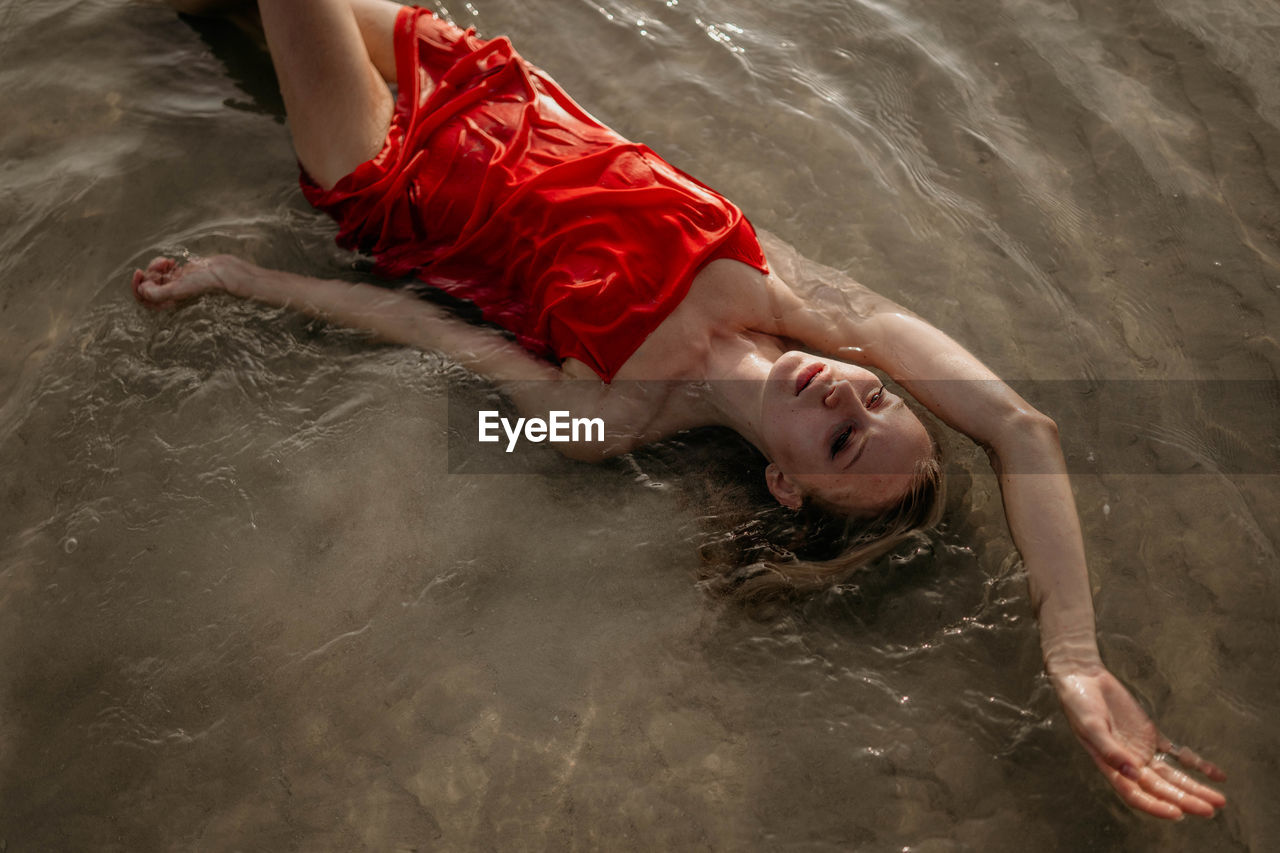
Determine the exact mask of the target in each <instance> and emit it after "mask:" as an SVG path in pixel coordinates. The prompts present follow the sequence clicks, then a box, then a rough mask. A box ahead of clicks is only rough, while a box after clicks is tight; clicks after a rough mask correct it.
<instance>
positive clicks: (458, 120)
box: [133, 0, 1225, 818]
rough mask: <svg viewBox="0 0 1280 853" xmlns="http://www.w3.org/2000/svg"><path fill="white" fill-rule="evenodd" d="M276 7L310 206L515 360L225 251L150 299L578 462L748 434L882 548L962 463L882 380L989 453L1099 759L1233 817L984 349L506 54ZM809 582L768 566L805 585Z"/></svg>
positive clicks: (1126, 782)
mask: <svg viewBox="0 0 1280 853" xmlns="http://www.w3.org/2000/svg"><path fill="white" fill-rule="evenodd" d="M173 5H175V6H178V7H179V8H182V9H183V10H184V11H195V12H200V11H214V8H213V7H215V6H221V7H230V6H234V5H236V4H234V3H227V2H225V0H224V2H221V3H219V2H209V0H204V2H202V0H185V2H175V3H174V4H173ZM259 11H260V14H261V19H262V24H263V27H264V29H265V33H266V38H267V42H268V45H269V47H270V51H271V57H272V60H273V62H274V64H275V68H276V71H277V74H278V77H279V80H280V86H281V89H282V91H283V95H284V100H285V106H286V109H287V112H288V116H289V125H290V129H291V131H292V134H293V142H294V147H295V150H296V152H297V155H298V160H299V162H300V163H301V165H302V167H303V169H304V175H303V180H302V183H303V191H304V193H305V194H306V196H307V198H308V199H309V200H310V201H311V202H312V203H313V204H315V205H316V206H317V207H319V208H321V209H323V210H326V211H327V212H329V213H331V214H332V215H333V216H334V218H335V219H336V220H337V221H338V224H339V227H340V233H339V237H338V239H339V241H340V242H341V243H342V244H343V245H345V246H348V247H350V248H357V249H360V250H361V251H364V252H366V253H368V254H370V255H372V256H373V257H374V259H375V269H376V270H377V271H378V272H380V273H382V274H383V275H385V276H388V277H392V278H404V277H410V276H412V277H414V278H416V279H418V280H420V281H422V282H425V283H427V284H429V285H431V286H433V287H438V288H441V289H443V290H445V291H447V292H449V293H451V294H453V295H456V296H461V297H464V298H466V299H469V300H471V301H473V302H475V303H476V304H477V305H479V306H480V308H481V309H482V312H483V314H484V316H485V318H486V319H488V320H490V321H492V322H493V323H495V324H497V325H499V326H501V327H503V328H504V329H505V330H506V331H507V332H508V333H510V335H512V336H514V338H515V339H516V341H518V343H513V342H512V341H511V340H510V339H509V338H508V337H507V336H504V335H503V334H501V333H500V332H497V331H495V330H491V329H486V328H482V327H478V326H472V325H468V324H466V323H463V322H461V321H460V320H458V319H456V318H454V317H453V316H452V315H450V314H449V313H448V312H447V311H444V310H442V309H441V308H439V307H437V306H435V305H433V304H431V303H429V302H426V301H423V300H421V299H419V298H417V297H415V296H413V295H412V294H411V293H406V292H404V291H395V290H389V289H386V288H381V287H376V286H373V285H368V284H351V283H346V282H341V281H320V280H316V279H311V278H306V277H304V276H300V275H294V274H291V273H287V272H276V271H271V270H266V269H262V268H260V267H257V266H254V265H253V264H250V263H248V262H246V261H243V260H239V259H236V258H234V257H227V256H219V257H212V258H206V259H201V260H194V261H191V262H189V263H187V264H186V265H179V264H178V263H177V262H175V261H173V260H170V259H167V258H157V259H156V260H155V261H153V262H152V263H151V264H150V266H149V267H148V268H147V269H146V270H138V271H137V272H135V273H134V277H133V285H134V292H135V294H136V295H137V297H138V299H140V300H141V301H143V302H144V303H146V304H148V305H150V306H153V307H167V306H172V305H175V304H177V303H179V302H182V301H183V300H186V299H190V298H192V297H195V296H198V295H201V294H204V293H208V292H212V291H220V292H224V293H229V294H231V295H232V296H236V297H240V298H244V299H253V300H257V301H260V302H264V303H267V304H270V305H275V306H282V307H288V308H292V309H295V310H298V311H302V312H304V313H306V314H309V315H311V316H314V317H318V318H322V319H324V320H326V321H328V322H331V323H336V324H340V325H344V326H351V327H356V328H361V329H367V330H370V331H372V332H374V333H376V334H377V335H379V336H380V337H382V338H384V339H386V340H389V341H393V342H398V343H403V344H409V345H412V346H416V347H422V348H427V349H433V350H440V351H443V352H446V353H448V354H449V355H451V356H452V357H453V358H455V359H456V360H457V361H458V362H459V363H461V364H463V365H464V366H466V367H468V368H470V369H472V370H474V371H476V372H477V373H479V374H481V375H483V376H486V377H488V378H490V379H491V380H493V381H494V382H495V384H497V386H498V387H499V388H500V389H502V390H503V391H504V392H505V393H507V394H508V395H509V396H510V397H511V398H512V400H513V402H514V403H515V405H516V406H517V408H518V409H520V410H521V412H522V413H527V414H529V415H542V414H545V413H546V412H548V411H550V410H566V411H569V412H572V413H573V415H574V416H575V417H598V418H601V419H602V420H603V422H604V424H605V425H606V435H605V441H603V442H601V443H581V444H577V445H571V446H568V453H569V455H570V456H573V457H575V458H581V459H601V458H604V457H608V456H613V455H616V454H621V453H626V452H627V451H629V450H631V449H633V448H635V447H637V446H639V445H642V444H645V443H648V442H652V441H656V440H658V439H661V438H663V437H665V436H670V435H672V434H673V433H676V432H679V431H681V430H687V429H691V428H694V427H699V426H706V425H722V426H728V427H731V428H733V429H734V430H736V431H737V432H739V433H740V434H741V435H742V436H744V437H745V438H746V439H748V440H749V441H750V442H752V443H753V444H754V445H755V446H756V447H757V448H759V449H760V451H761V452H762V453H763V454H764V456H765V457H766V458H767V460H768V462H767V465H766V467H765V469H764V479H765V481H766V484H767V486H768V489H769V491H770V492H771V493H772V495H773V496H774V498H776V500H777V501H778V502H779V503H780V504H781V505H783V506H785V507H788V508H791V509H793V510H797V511H798V510H800V509H802V508H803V507H807V506H814V505H816V506H819V507H822V508H825V509H826V510H828V511H833V512H838V513H842V514H844V515H846V516H849V517H853V518H857V519H865V520H866V524H867V526H868V527H869V528H870V529H874V530H876V531H877V532H878V534H879V535H880V540H881V541H888V540H891V539H892V538H893V534H894V531H900V530H901V528H902V526H903V524H905V523H911V522H917V523H918V522H927V521H929V520H930V519H931V518H932V517H933V516H934V514H935V513H934V511H935V509H936V507H937V505H938V497H937V495H938V492H939V480H940V474H939V470H940V469H939V466H938V463H937V459H936V450H935V445H934V443H933V441H932V440H931V438H930V436H929V433H928V432H927V431H926V429H925V427H924V426H923V425H922V423H921V422H920V420H919V419H918V418H917V417H916V415H915V414H914V413H913V412H912V410H911V409H910V408H908V406H907V405H905V404H904V401H903V400H902V399H901V398H900V397H898V396H896V395H895V394H893V393H892V392H890V391H889V390H888V389H887V388H886V387H885V385H884V383H883V382H882V381H881V379H880V378H879V377H878V375H877V374H876V373H873V372H872V371H871V370H870V369H869V368H874V369H876V370H879V371H881V372H883V373H884V374H887V375H888V376H889V377H891V378H892V379H893V381H894V382H895V383H897V384H898V385H900V386H901V387H902V388H905V389H906V390H907V392H908V393H910V394H911V395H912V396H913V397H915V399H916V400H917V401H918V402H920V403H921V404H923V405H924V406H925V407H927V408H928V409H929V410H930V411H931V412H933V413H934V414H935V415H936V416H937V417H938V418H940V419H941V420H942V421H944V422H946V423H947V424H949V425H950V426H951V427H953V428H955V429H957V430H959V431H960V432H963V433H964V434H965V435H968V436H969V437H970V438H972V439H973V440H974V441H976V442H978V443H979V444H980V445H982V446H983V447H984V448H986V449H987V451H988V453H989V455H990V458H991V461H992V465H993V467H994V468H995V471H996V472H997V474H998V475H999V479H1000V485H1001V489H1002V493H1003V498H1004V505H1005V513H1006V517H1007V519H1008V523H1009V528H1010V530H1011V531H1012V534H1013V538H1014V542H1015V544H1016V545H1017V547H1018V549H1019V551H1020V552H1021V554H1022V558H1023V560H1024V562H1025V565H1026V569H1027V573H1028V576H1029V579H1030V587H1031V601H1032V605H1033V607H1034V609H1035V611H1036V614H1037V616H1038V618H1039V626H1040V637H1041V647H1042V650H1043V653H1044V661H1045V669H1046V671H1047V672H1048V675H1049V677H1050V679H1051V681H1052V683H1053V686H1054V688H1055V690H1056V691H1057V694H1058V697H1059V699H1060V700H1061V702H1062V706H1063V709H1064V711H1065V712H1066V715H1067V718H1068V720H1069V721H1070V723H1071V728H1072V730H1073V731H1074V732H1075V734H1076V736H1077V737H1078V738H1079V739H1080V741H1081V743H1082V744H1083V745H1084V748H1085V749H1086V750H1087V751H1088V753H1089V755H1090V756H1091V757H1092V759H1093V761H1094V763H1095V764H1096V765H1097V766H1098V768H1099V770H1101V771H1102V773H1103V775H1104V776H1106V778H1107V780H1108V781H1109V782H1110V783H1111V785H1112V786H1113V787H1114V788H1115V789H1116V791H1117V792H1118V793H1119V795H1120V796H1121V797H1122V798H1123V799H1124V801H1125V802H1126V803H1128V804H1129V805H1130V806H1132V807H1134V808H1136V809H1140V810H1142V811H1145V812H1149V813H1150V814H1153V815H1156V816H1158V817H1164V818H1179V817H1181V816H1183V815H1184V814H1195V815H1202V816H1206V817H1208V816H1212V815H1213V814H1214V812H1215V809H1217V808H1219V807H1221V806H1222V805H1223V804H1224V803H1225V798H1224V797H1223V796H1222V795H1221V794H1220V793H1219V792H1218V791H1216V790H1214V789H1212V788H1210V787H1208V786H1206V785H1204V784H1202V783H1200V782H1198V781H1196V780H1195V779H1193V778H1192V777H1191V776H1190V775H1188V774H1187V773H1186V772H1184V771H1183V770H1181V769H1178V768H1177V767H1176V766H1175V764H1174V761H1175V760H1176V762H1178V763H1181V764H1182V765H1183V766H1185V767H1187V768H1190V769H1194V770H1197V771H1199V772H1201V773H1203V774H1205V775H1207V776H1209V777H1210V778H1212V779H1217V780H1221V779H1223V778H1224V777H1223V775H1222V773H1221V771H1220V770H1218V769H1217V768H1216V767H1215V766H1214V765H1212V764H1210V763H1208V762H1206V761H1204V760H1202V759H1201V758H1200V757H1199V756H1197V755H1196V754H1195V753H1194V752H1193V751H1192V750H1190V749H1188V748H1186V747H1174V746H1173V745H1172V744H1171V743H1170V742H1169V740H1168V739H1167V738H1165V737H1164V736H1162V735H1161V734H1159V733H1158V732H1157V730H1156V728H1155V726H1154V725H1153V724H1152V723H1151V721H1150V720H1149V719H1148V718H1147V716H1146V714H1145V713H1144V712H1143V711H1142V710H1141V709H1140V708H1139V706H1138V705H1137V703H1136V702H1135V701H1134V699H1133V698H1132V697H1131V696H1130V694H1129V692H1128V691H1127V690H1126V689H1125V688H1124V686H1123V685H1121V684H1120V682H1119V681H1118V680H1117V679H1116V678H1115V677H1114V676H1113V675H1112V674H1111V673H1110V672H1109V671H1108V670H1107V668H1106V666H1105V665H1104V664H1103V663H1102V660H1101V658H1100V656H1099V653H1098V647H1097V641H1096V638H1095V633H1094V618H1093V605H1092V601H1091V598H1090V591H1089V579H1088V573H1087V570H1086V565H1085V555H1084V545H1083V543H1082V541H1081V534H1080V525H1079V521H1078V519H1077V517H1076V511H1075V505H1074V502H1073V500H1072V494H1071V487H1070V484H1069V482H1068V478H1067V474H1066V466H1065V463H1064V461H1063V456H1062V451H1061V449H1060V447H1059V443H1058V436H1057V428H1056V427H1055V425H1054V423H1053V421H1051V420H1050V419H1049V418H1047V417H1046V416H1044V415H1043V414H1041V413H1040V412H1038V411H1036V410H1035V409H1034V408H1032V407H1031V406H1030V405H1028V404H1027V403H1026V401H1024V400H1023V399H1022V398H1020V397H1019V396H1018V395H1017V394H1016V393H1014V392H1013V391H1012V390H1011V389H1010V388H1009V387H1008V386H1007V385H1005V384H1004V383H1002V382H1000V381H999V379H998V378H997V377H996V376H995V375H993V374H992V373H991V371H989V370H988V369H987V368H986V367H984V366H983V365H982V363H981V362H979V361H978V360H977V359H976V358H975V357H974V356H972V355H971V354H969V353H968V352H967V351H965V349H964V348H963V347H961V346H960V345H959V344H957V343H956V342H955V341H953V340H951V338H949V337H947V336H946V335H945V334H943V333H942V332H941V331H939V330H938V329H935V328H934V327H933V326H931V325H929V324H928V323H927V322H925V321H923V320H921V319H919V318H918V317H915V316H913V315H912V314H911V313H910V312H908V311H906V310H904V309H903V308H901V307H899V306H898V305H895V304H893V303H892V302H890V301H889V300H887V299H884V298H882V297H880V296H877V295H876V294H874V293H871V292H870V291H868V290H866V289H864V288H862V287H860V286H858V285H856V284H854V283H852V282H849V281H847V280H843V281H839V282H832V283H831V284H832V285H833V286H835V287H836V288H838V289H839V290H840V291H843V292H844V294H845V296H846V297H847V300H846V302H845V303H844V304H840V305H832V304H824V303H820V302H817V301H811V300H808V299H805V298H802V297H801V296H799V295H798V294H797V293H796V292H794V291H793V290H792V289H791V288H790V287H789V286H788V284H787V282H786V281H785V280H784V276H783V275H780V273H784V272H786V270H785V269H783V268H774V269H772V270H771V268H770V263H769V259H767V258H766V255H765V252H764V251H763V250H762V249H761V247H760V244H759V242H758V241H757V239H756V235H755V232H754V230H753V229H752V228H751V226H750V224H748V223H747V221H746V219H744V218H743V216H742V213H741V211H739V210H738V209H737V208H736V207H734V206H733V205H732V204H730V203H729V202H727V201H726V200H725V199H723V198H722V197H721V196H719V195H717V194H716V193H714V192H713V191H711V190H710V189H708V188H706V187H704V186H703V185H701V184H699V183H698V182H697V181H695V180H693V179H692V178H690V177H688V176H686V175H684V174H683V173H681V172H679V171H678V170H676V169H674V168H673V167H671V166H670V165H668V164H666V163H665V162H663V161H662V160H661V159H660V158H658V157H657V155H655V154H654V153H653V152H652V151H650V150H649V149H647V148H645V147H644V146H640V145H635V144H632V143H629V142H627V141H626V140H624V139H622V138H621V137H619V136H618V135H617V134H615V133H614V132H613V131H611V130H609V129H608V128H606V127H604V126H602V125H601V124H599V123H598V122H597V121H596V120H595V119H593V118H592V117H591V116H589V115H588V114H587V113H585V112H583V111H582V109H581V108H580V107H578V106H577V105H576V104H575V103H574V102H573V101H571V100H570V99H569V98H568V97H567V96H566V95H565V94H564V93H563V92H562V91H561V90H560V89H559V87H558V86H556V84H555V83H554V82H552V81H551V80H550V79H549V78H547V77H546V76H545V75H544V74H543V73H542V72H540V71H538V70H537V69H536V68H534V67H533V66H531V65H529V64H528V63H527V62H526V61H525V60H523V59H522V58H521V57H519V56H518V55H517V54H516V53H515V52H513V50H512V49H511V45H510V43H509V42H508V41H507V40H506V39H501V38H499V39H494V40H492V41H485V40H482V39H479V38H477V37H476V36H475V35H474V33H473V32H471V31H467V32H463V31H461V30H459V29H457V28H456V27H453V26H452V25H450V24H448V23H445V22H443V21H442V20H440V19H438V18H435V17H433V16H432V15H431V14H430V13H429V12H425V11H420V10H416V9H411V8H408V7H403V8H402V7H400V6H398V5H397V4H395V3H391V2H386V0H293V2H291V1H290V0H261V2H260V4H259ZM388 84H392V85H395V86H396V87H397V90H398V94H397V95H396V96H395V97H394V98H393V95H392V93H391V90H390V89H389V87H388ZM770 253H771V254H772V255H773V256H774V257H780V256H779V255H778V254H776V253H775V250H774V249H773V248H772V246H771V249H770ZM797 346H798V347H802V348H803V349H797V348H796V347H797ZM815 352H816V353H823V354H825V355H824V356H818V355H814V354H811V353H815ZM573 380H578V381H573ZM581 380H589V381H581ZM628 380H644V381H643V382H631V381H628ZM691 389H693V390H691ZM561 447H565V445H561ZM863 550H864V552H865V551H866V550H867V549H865V548H864V549H863ZM871 550H874V549H871ZM790 571H791V569H790V568H789V567H788V566H787V565H785V564H783V565H779V566H776V567H774V568H773V572H774V577H779V578H782V579H783V580H789V581H792V582H800V581H802V580H804V579H805V578H802V577H800V575H799V574H798V573H797V575H796V576H795V577H789V576H788V572H790ZM829 580H830V581H832V582H833V581H834V580H836V578H831V579H829Z"/></svg>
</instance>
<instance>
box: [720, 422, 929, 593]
mask: <svg viewBox="0 0 1280 853" xmlns="http://www.w3.org/2000/svg"><path fill="white" fill-rule="evenodd" d="M945 491H946V489H945V479H944V477H943V469H942V460H941V457H940V455H939V453H938V451H937V446H936V445H935V447H934V454H933V455H932V456H930V457H929V458H927V459H923V460H921V461H920V462H919V463H917V464H916V470H915V474H914V476H913V478H912V482H911V486H910V488H909V489H908V490H907V493H906V494H905V495H903V497H902V498H901V499H900V500H899V501H897V502H896V503H894V504H893V505H891V506H889V507H887V508H886V509H884V510H883V511H882V512H880V513H879V514H878V515H876V516H873V517H871V518H849V517H848V516H846V515H844V514H842V513H840V512H839V511H835V510H831V509H828V508H825V507H822V506H820V505H818V504H816V503H814V502H812V501H809V502H806V503H805V505H803V506H802V507H801V508H800V509H799V510H789V509H787V508H785V507H776V508H773V507H771V508H769V509H768V510H766V511H761V512H758V513H757V515H756V516H755V517H754V518H753V519H751V520H750V521H747V522H745V523H743V524H739V525H736V526H735V528H734V529H733V530H731V531H730V532H729V533H728V534H726V535H725V536H724V537H721V538H720V539H719V541H716V542H710V543H707V545H704V546H703V548H702V549H701V550H702V557H703V568H702V572H701V586H702V587H703V588H704V589H706V590H707V591H708V592H709V593H711V594H712V595H715V596H717V597H720V598H727V599H733V600H738V601H743V602H747V603H759V602H763V601H770V600H776V599H779V598H787V597H793V596H797V595H804V594H808V593H813V592H819V591H822V590H825V589H828V588H830V587H832V586H834V585H836V584H838V583H842V582H846V581H848V580H850V579H851V578H852V576H854V575H855V574H856V573H857V572H858V570H860V569H863V568H866V567H867V566H868V565H870V564H871V563H873V562H875V561H876V560H878V559H879V558H881V557H883V556H885V555H886V554H888V553H890V552H892V551H894V550H895V549H896V548H898V546H900V545H902V544H903V543H905V542H907V541H910V540H912V539H917V538H920V536H921V534H922V532H923V531H925V530H927V529H929V528H931V527H934V526H935V525H937V523H938V522H939V521H940V520H941V518H942V511H943V508H944V506H945Z"/></svg>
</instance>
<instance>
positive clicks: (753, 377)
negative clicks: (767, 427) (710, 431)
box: [703, 334, 782, 450]
mask: <svg viewBox="0 0 1280 853" xmlns="http://www.w3.org/2000/svg"><path fill="white" fill-rule="evenodd" d="M718 343H719V345H717V346H713V347H712V349H711V353H710V357H709V358H708V360H707V367H706V379H707V380H708V382H707V390H706V396H705V397H704V399H703V402H704V403H705V404H706V406H707V408H708V418H709V419H710V421H711V422H712V423H715V424H716V425H718V426H727V427H729V428H730V429H733V430H735V431H736V432H737V433H738V434H739V435H741V436H742V437H743V438H745V439H747V441H750V442H751V443H752V444H754V445H755V446H756V447H759V448H761V449H762V450H763V445H762V444H761V442H760V424H759V418H760V411H761V409H760V398H761V395H762V394H763V393H764V387H765V379H766V378H768V376H769V371H770V370H771V369H772V368H773V363H774V362H775V361H777V359H778V356H780V355H782V348H781V347H780V346H779V344H778V341H777V340H776V339H774V338H772V337H769V336H765V335H742V334H738V335H734V336H732V337H731V338H725V339H724V340H723V341H722V342H718Z"/></svg>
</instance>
